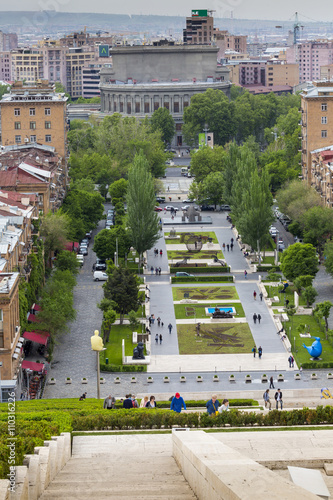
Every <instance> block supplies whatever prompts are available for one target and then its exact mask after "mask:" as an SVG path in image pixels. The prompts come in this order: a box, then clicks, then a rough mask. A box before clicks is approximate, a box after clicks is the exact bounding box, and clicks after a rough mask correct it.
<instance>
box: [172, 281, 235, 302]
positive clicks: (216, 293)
mask: <svg viewBox="0 0 333 500" xmlns="http://www.w3.org/2000/svg"><path fill="white" fill-rule="evenodd" d="M198 279H199V280H200V277H198ZM184 293H188V298H189V299H192V300H212V301H215V302H217V301H218V300H230V301H232V300H239V296H238V293H237V291H236V287H235V286H225V287H221V286H198V285H196V286H179V287H178V286H173V287H172V297H173V300H183V299H184Z"/></svg>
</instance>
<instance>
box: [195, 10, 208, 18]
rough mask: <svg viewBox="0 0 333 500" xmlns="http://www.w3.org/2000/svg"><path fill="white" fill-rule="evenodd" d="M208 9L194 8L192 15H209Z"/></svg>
mask: <svg viewBox="0 0 333 500" xmlns="http://www.w3.org/2000/svg"><path fill="white" fill-rule="evenodd" d="M207 16H208V10H192V17H207Z"/></svg>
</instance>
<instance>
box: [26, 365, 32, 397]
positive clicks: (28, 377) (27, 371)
mask: <svg viewBox="0 0 333 500" xmlns="http://www.w3.org/2000/svg"><path fill="white" fill-rule="evenodd" d="M25 372H26V374H27V383H28V394H27V398H28V400H29V399H30V374H31V373H32V370H29V368H27V369H26V370H25Z"/></svg>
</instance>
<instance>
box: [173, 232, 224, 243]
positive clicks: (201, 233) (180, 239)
mask: <svg viewBox="0 0 333 500" xmlns="http://www.w3.org/2000/svg"><path fill="white" fill-rule="evenodd" d="M190 234H191V235H194V236H207V238H212V243H218V240H217V237H216V234H215V233H214V231H207V232H205V231H201V232H200V233H184V232H183V233H178V232H176V236H180V238H177V239H173V238H171V239H170V238H168V236H170V233H164V237H165V239H166V240H168V241H166V243H167V245H180V244H183V243H184V237H185V235H190Z"/></svg>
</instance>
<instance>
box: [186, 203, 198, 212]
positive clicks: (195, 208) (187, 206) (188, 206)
mask: <svg viewBox="0 0 333 500" xmlns="http://www.w3.org/2000/svg"><path fill="white" fill-rule="evenodd" d="M189 208H190V205H184V206H183V207H182V210H183V211H184V212H186V210H188V209H189ZM193 208H194V210H200V209H199V207H197V206H196V205H194V207H193Z"/></svg>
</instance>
